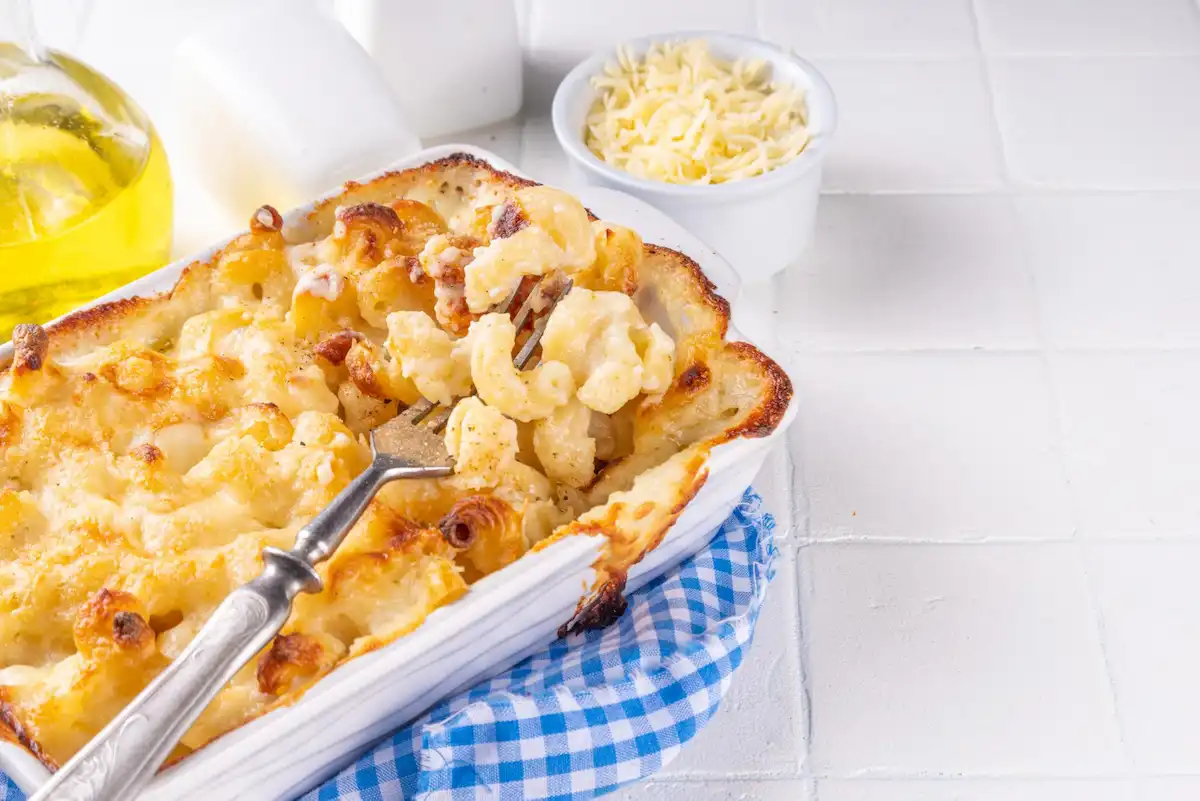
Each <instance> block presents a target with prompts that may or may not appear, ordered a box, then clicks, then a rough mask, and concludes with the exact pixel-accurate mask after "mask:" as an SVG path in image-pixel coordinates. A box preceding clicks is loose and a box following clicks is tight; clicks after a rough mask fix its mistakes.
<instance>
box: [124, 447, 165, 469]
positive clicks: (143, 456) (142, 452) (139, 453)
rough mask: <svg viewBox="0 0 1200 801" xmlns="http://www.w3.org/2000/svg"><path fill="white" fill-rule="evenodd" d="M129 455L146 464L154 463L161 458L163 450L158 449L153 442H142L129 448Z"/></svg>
mask: <svg viewBox="0 0 1200 801" xmlns="http://www.w3.org/2000/svg"><path fill="white" fill-rule="evenodd" d="M129 455H130V456H132V457H133V458H134V459H139V460H141V461H143V462H145V463H146V464H154V463H155V462H161V461H162V460H163V452H162V451H160V450H159V449H158V448H157V447H155V445H154V444H153V443H150V442H143V443H142V444H140V445H135V446H134V447H133V448H131V449H130V451H129Z"/></svg>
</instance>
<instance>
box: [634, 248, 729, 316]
mask: <svg viewBox="0 0 1200 801" xmlns="http://www.w3.org/2000/svg"><path fill="white" fill-rule="evenodd" d="M643 247H644V248H645V249H646V253H647V255H657V256H661V257H663V258H666V259H669V260H670V261H671V262H672V263H674V264H676V265H678V266H680V267H682V268H683V269H685V270H687V272H688V273H689V274H690V276H691V279H692V282H693V284H694V286H695V288H696V290H697V295H698V299H699V300H700V302H701V303H702V304H703V305H705V306H707V307H708V308H710V309H712V310H713V311H714V312H715V313H716V314H717V316H718V317H719V318H720V320H721V324H720V327H719V328H718V330H717V332H716V333H717V334H718V336H719V338H720V339H724V338H725V335H726V334H728V333H729V301H727V300H725V298H723V297H721V296H720V295H718V294H717V285H716V284H714V283H713V282H712V281H710V280H709V278H708V276H707V275H705V274H704V271H703V270H701V269H700V265H699V264H697V263H696V262H695V261H693V260H692V259H691V258H690V257H689V256H687V255H686V254H683V253H680V252H679V251H677V250H671V249H670V248H664V247H662V246H661V245H651V244H645V245H643Z"/></svg>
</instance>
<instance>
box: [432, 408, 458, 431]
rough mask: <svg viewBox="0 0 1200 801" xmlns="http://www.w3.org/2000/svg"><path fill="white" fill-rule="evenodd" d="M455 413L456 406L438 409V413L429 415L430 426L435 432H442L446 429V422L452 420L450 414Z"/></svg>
mask: <svg viewBox="0 0 1200 801" xmlns="http://www.w3.org/2000/svg"><path fill="white" fill-rule="evenodd" d="M456 405H457V404H456ZM453 413H454V408H453V407H451V408H449V409H447V408H441V409H438V411H437V413H436V414H433V415H431V416H430V417H429V423H428V426H429V427H430V428H431V429H433V431H434V433H436V434H440V433H442V432H443V431H445V430H446V423H449V422H450V415H451V414H453Z"/></svg>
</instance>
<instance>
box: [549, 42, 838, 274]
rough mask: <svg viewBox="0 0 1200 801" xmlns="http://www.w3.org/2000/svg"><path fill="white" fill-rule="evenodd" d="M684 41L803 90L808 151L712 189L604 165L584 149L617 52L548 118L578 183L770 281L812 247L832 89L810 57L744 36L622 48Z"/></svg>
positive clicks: (571, 84) (640, 49)
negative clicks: (682, 231) (660, 217)
mask: <svg viewBox="0 0 1200 801" xmlns="http://www.w3.org/2000/svg"><path fill="white" fill-rule="evenodd" d="M688 39H705V40H707V41H708V43H709V46H710V48H711V50H712V53H713V54H714V55H715V56H717V57H719V58H722V59H729V60H733V59H739V58H744V59H762V60H763V61H766V62H767V63H769V64H770V65H771V70H772V78H773V79H774V80H778V81H782V82H785V83H790V84H793V85H796V86H799V87H801V88H803V90H804V93H805V98H806V100H807V105H808V127H809V134H810V136H811V139H810V141H809V143H808V146H807V147H806V148H805V149H804V152H803V153H801V154H800V155H799V156H797V157H796V158H795V159H793V160H792V161H790V162H788V163H787V164H785V165H783V166H782V167H779V168H777V169H774V170H772V171H770V172H768V173H765V174H763V175H759V176H755V177H754V178H746V179H744V180H741V181H731V182H729V183H724V184H714V185H709V186H689V185H680V184H668V183H663V182H661V181H648V180H645V179H643V178H638V177H636V176H633V175H630V174H629V173H627V172H625V171H624V170H620V169H618V168H616V167H612V166H610V165H608V164H606V163H604V162H603V161H601V160H600V159H598V158H597V157H596V156H595V155H594V154H593V153H592V152H591V151H590V150H589V149H588V147H587V145H585V144H584V128H585V124H586V119H587V114H588V111H589V110H590V109H591V107H592V104H593V103H594V102H595V99H596V95H597V92H596V90H595V88H593V87H592V83H591V79H592V76H594V75H598V74H599V73H601V72H602V71H603V70H604V65H605V64H606V63H608V62H610V61H613V60H615V59H616V48H613V49H612V50H606V51H603V52H600V53H597V54H596V55H594V56H592V57H591V58H589V59H587V60H586V61H584V62H583V63H581V64H579V65H578V66H576V67H575V69H573V70H571V72H570V73H569V74H568V75H567V77H566V78H564V79H563V81H562V83H561V84H559V87H558V91H557V92H556V93H555V95H554V106H553V110H552V112H551V113H552V117H553V122H554V133H555V135H556V136H557V137H558V142H559V144H560V145H561V146H562V148H563V150H565V151H566V153H567V155H568V156H569V161H570V164H571V171H572V174H573V176H574V177H575V178H577V179H580V180H582V181H585V182H586V183H589V184H594V185H597V186H606V187H609V188H612V189H619V190H621V191H623V192H628V193H629V194H631V195H634V196H636V197H638V198H641V199H642V200H644V201H646V202H647V203H650V204H652V205H654V206H656V207H658V208H659V209H661V210H662V211H664V212H666V214H667V215H669V216H670V217H673V218H674V219H675V221H676V222H678V223H680V224H682V225H683V226H684V227H685V228H687V229H688V230H689V231H691V232H692V233H693V234H695V235H696V236H698V237H699V238H700V239H702V240H703V241H704V242H705V243H706V244H708V245H709V246H710V247H712V248H713V250H715V251H717V252H718V253H720V254H721V255H722V256H724V257H725V258H726V259H728V260H729V262H730V263H732V264H733V266H734V268H735V269H736V270H737V271H738V273H739V274H740V275H741V276H742V278H743V280H746V281H756V280H762V279H765V278H769V277H770V276H772V275H774V274H775V273H778V272H780V271H781V270H783V269H784V268H785V267H787V266H788V265H790V264H792V263H793V262H795V261H796V258H797V257H798V256H799V255H800V254H801V252H803V251H804V249H805V248H806V247H807V246H808V243H809V241H810V240H811V239H812V234H813V222H814V219H815V216H816V210H817V199H818V197H819V196H820V192H821V162H822V161H823V160H824V158H825V151H826V150H827V149H828V147H829V142H830V139H831V138H832V137H833V133H834V130H835V129H836V128H837V104H836V103H835V102H834V99H833V89H832V88H830V86H829V82H828V81H826V80H825V78H824V77H823V76H822V75H821V73H820V72H818V71H817V69H816V67H814V66H813V65H812V64H810V63H808V62H807V61H805V60H804V59H802V58H799V57H797V56H795V55H792V54H791V53H789V52H787V51H786V50H783V49H781V48H779V47H776V46H775V45H773V44H769V43H767V42H762V41H759V40H757V39H751V38H749V37H745V36H734V35H731V34H726V33H710V32H705V31H696V32H682V33H667V34H659V35H656V36H647V37H644V38H641V39H633V40H631V41H629V42H625V43H624V45H623V46H624V47H628V48H629V50H630V51H631V52H632V53H633V54H634V55H637V56H641V55H643V54H644V53H645V52H646V50H647V49H649V47H650V45H651V44H654V43H657V42H664V41H671V42H675V41H685V40H688Z"/></svg>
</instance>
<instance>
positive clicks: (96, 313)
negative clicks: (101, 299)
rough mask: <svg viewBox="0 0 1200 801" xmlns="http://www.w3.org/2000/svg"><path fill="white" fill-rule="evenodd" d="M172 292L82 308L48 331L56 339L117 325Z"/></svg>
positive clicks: (50, 327)
mask: <svg viewBox="0 0 1200 801" xmlns="http://www.w3.org/2000/svg"><path fill="white" fill-rule="evenodd" d="M170 294H171V293H170V292H163V293H161V294H158V295H148V296H146V297H135V298H121V299H120V300H113V301H109V302H108V303H101V304H100V305H99V306H92V307H91V308H87V309H80V310H79V311H77V312H72V313H70V314H68V315H67V316H66V317H64V318H62V319H61V320H59V321H58V322H56V323H51V324H50V325H48V326H47V327H46V331H47V332H48V333H49V334H50V338H51V340H56V339H60V338H62V337H65V336H66V335H68V334H77V333H88V332H91V331H93V330H95V329H98V328H103V327H107V326H115V325H116V324H117V323H119V322H121V321H122V320H124V319H126V318H128V317H131V316H132V315H134V314H136V313H137V312H139V311H142V310H143V309H146V308H149V307H150V306H153V305H154V304H155V303H156V302H158V301H159V300H161V299H164V298H167V297H170Z"/></svg>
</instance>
